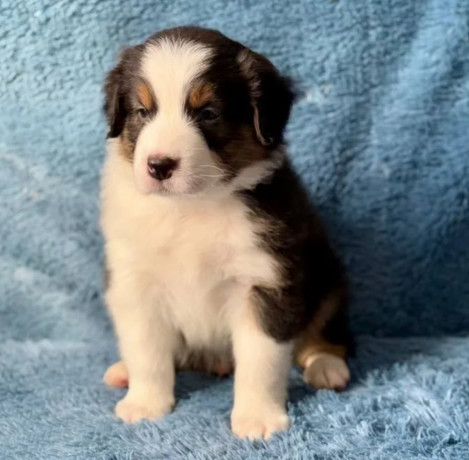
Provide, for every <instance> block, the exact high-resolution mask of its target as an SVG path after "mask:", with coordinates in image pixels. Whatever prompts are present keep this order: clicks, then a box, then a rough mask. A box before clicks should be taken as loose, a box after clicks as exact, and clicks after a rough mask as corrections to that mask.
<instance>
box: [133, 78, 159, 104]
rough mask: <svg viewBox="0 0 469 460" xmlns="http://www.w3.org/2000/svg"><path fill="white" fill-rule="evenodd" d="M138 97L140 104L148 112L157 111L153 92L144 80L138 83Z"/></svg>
mask: <svg viewBox="0 0 469 460" xmlns="http://www.w3.org/2000/svg"><path fill="white" fill-rule="evenodd" d="M137 97H138V100H139V101H140V104H142V105H143V107H145V108H146V109H147V110H148V111H151V110H154V109H155V107H156V102H155V98H154V97H153V91H152V90H151V88H150V87H149V86H148V83H146V82H145V81H144V80H139V82H138V83H137Z"/></svg>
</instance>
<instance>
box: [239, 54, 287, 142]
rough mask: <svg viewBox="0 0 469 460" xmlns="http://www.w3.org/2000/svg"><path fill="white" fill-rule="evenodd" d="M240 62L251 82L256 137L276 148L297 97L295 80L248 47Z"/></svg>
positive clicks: (249, 82) (281, 139) (240, 55)
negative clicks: (286, 76) (281, 72)
mask: <svg viewBox="0 0 469 460" xmlns="http://www.w3.org/2000/svg"><path fill="white" fill-rule="evenodd" d="M238 63H239V65H240V68H241V72H242V74H243V75H244V77H245V78H246V80H247V82H248V86H249V90H250V96H251V104H252V107H253V125H254V129H255V131H256V135H257V138H258V139H259V142H260V143H261V144H262V145H264V146H265V147H270V148H274V147H276V146H277V145H279V144H281V143H282V142H283V131H284V129H285V126H286V124H287V121H288V118H289V116H290V110H291V106H292V104H293V101H294V99H295V93H294V91H293V85H292V82H291V81H290V80H289V79H288V78H285V77H283V76H282V75H280V73H279V71H278V70H277V69H276V68H275V66H274V65H273V64H272V63H271V62H270V61H269V60H268V59H267V58H265V57H264V56H262V55H260V54H258V53H255V52H253V51H251V50H249V49H247V48H244V49H243V50H242V51H241V52H240V53H239V54H238Z"/></svg>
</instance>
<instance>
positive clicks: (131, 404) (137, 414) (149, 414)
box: [115, 393, 174, 423]
mask: <svg viewBox="0 0 469 460" xmlns="http://www.w3.org/2000/svg"><path fill="white" fill-rule="evenodd" d="M173 406H174V400H168V401H160V400H158V399H151V400H150V399H147V398H137V397H135V396H132V395H131V394H129V393H127V395H126V396H125V397H124V398H123V399H121V400H120V401H119V402H118V403H117V404H116V408H115V414H116V416H117V417H119V418H120V419H121V420H123V421H124V422H125V423H136V422H139V421H140V420H157V419H159V418H161V417H163V416H164V415H166V414H168V413H169V412H171V410H172V408H173Z"/></svg>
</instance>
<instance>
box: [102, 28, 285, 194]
mask: <svg viewBox="0 0 469 460" xmlns="http://www.w3.org/2000/svg"><path fill="white" fill-rule="evenodd" d="M105 92H106V106H105V110H106V115H107V119H108V124H109V137H118V138H119V142H120V144H119V145H120V146H119V151H120V154H121V155H123V156H124V157H125V158H126V159H127V160H128V161H129V163H130V164H132V167H133V171H134V178H135V184H136V186H137V188H138V189H139V190H140V191H141V192H142V193H144V194H149V193H158V194H163V195H188V194H197V193H202V192H206V191H209V190H213V189H214V188H215V187H232V188H233V187H234V188H235V189H236V188H243V187H250V186H253V185H254V184H255V183H257V182H258V181H259V180H261V179H262V178H263V177H264V176H265V175H266V173H267V172H268V171H269V170H271V169H272V168H274V167H275V165H276V163H277V162H278V152H277V150H278V149H277V147H278V146H279V144H281V143H282V140H283V130H284V127H285V124H286V122H287V120H288V116H289V112H290V107H291V103H292V99H293V94H292V92H291V90H290V88H289V85H288V82H287V80H286V79H284V78H283V77H281V76H280V75H279V74H278V72H277V70H276V69H275V68H274V66H273V65H272V64H271V63H270V62H269V61H268V60H267V59H265V58H264V57H262V56H260V55H258V54H256V53H254V52H252V51H250V50H248V49H247V48H245V47H244V46H242V45H241V44H239V43H237V42H234V41H232V40H230V39H228V38H226V37H225V36H223V35H222V34H220V33H218V32H215V31H211V30H206V29H200V28H195V27H183V28H177V29H170V30H166V31H163V32H160V33H159V34H156V35H154V36H153V37H151V38H150V39H149V40H148V41H147V42H145V43H144V44H143V45H139V46H137V47H134V48H129V49H127V50H125V51H124V52H123V54H122V56H121V60H120V62H119V64H118V65H117V67H116V68H115V69H114V70H112V71H111V72H110V73H109V75H108V77H107V80H106V86H105Z"/></svg>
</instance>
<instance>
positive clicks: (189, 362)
mask: <svg viewBox="0 0 469 460" xmlns="http://www.w3.org/2000/svg"><path fill="white" fill-rule="evenodd" d="M105 97H106V102H105V113H106V117H107V122H108V125H109V133H108V147H107V158H106V161H105V165H104V169H103V173H102V218H101V224H102V230H103V234H104V237H105V241H106V260H107V275H108V276H107V281H108V282H107V289H106V302H107V305H108V308H109V312H110V315H111V317H112V319H113V323H114V326H115V331H116V334H117V337H118V341H119V350H120V354H121V357H122V362H119V363H117V364H115V365H114V366H111V368H110V369H109V370H108V372H107V373H106V376H105V381H106V382H107V383H108V384H110V385H115V386H126V385H127V384H128V387H129V388H128V392H127V394H126V396H125V397H124V398H123V399H122V400H121V401H120V402H119V403H118V404H117V406H116V409H115V413H116V415H117V417H119V418H121V419H122V420H124V421H125V422H127V423H133V422H137V421H139V420H141V419H149V420H154V419H157V418H159V417H162V416H164V415H165V414H167V413H168V412H170V411H171V410H172V408H173V406H174V404H175V400H174V380H175V371H176V369H196V370H205V371H208V372H215V373H219V374H225V373H228V372H230V371H231V369H232V368H234V373H235V376H234V382H235V383H234V407H233V411H232V414H231V428H232V431H233V432H234V434H235V435H237V436H239V437H242V438H243V437H248V438H251V439H253V438H259V437H263V438H268V437H270V436H271V435H272V433H274V432H277V431H281V430H285V429H287V428H288V426H289V419H288V416H287V412H286V397H287V380H288V374H289V370H290V367H291V363H292V359H293V358H294V359H295V360H296V363H297V364H298V365H299V366H300V367H301V368H303V369H304V379H305V381H306V382H308V383H310V384H311V385H313V386H315V387H316V388H335V389H342V388H344V387H345V385H346V383H347V381H348V380H349V371H348V368H347V364H346V357H347V354H348V349H349V343H350V336H349V333H348V330H347V320H346V316H347V315H346V283H345V279H344V274H343V270H342V267H341V264H340V262H339V261H338V259H337V258H336V256H335V255H334V253H333V251H332V249H331V246H330V244H329V242H328V239H327V237H326V234H325V232H324V229H323V228H322V226H321V224H320V222H319V220H318V217H317V215H316V214H315V212H314V210H313V208H312V205H311V204H310V201H309V199H308V197H307V194H306V192H305V190H304V188H303V186H302V185H301V183H300V181H299V179H298V177H297V176H296V174H295V173H294V172H293V171H292V169H291V167H290V164H289V162H288V159H287V157H286V155H285V149H284V142H283V131H284V128H285V125H286V123H287V120H288V117H289V114H290V108H291V105H292V102H293V92H292V89H291V87H290V84H289V81H288V80H287V79H285V78H284V77H282V76H281V75H280V74H279V72H278V71H277V70H276V68H275V67H274V66H273V65H272V64H271V62H270V61H269V60H267V59H266V58H265V57H263V56H261V55H259V54H257V53H255V52H253V51H251V50H249V49H248V48H246V47H245V46H243V45H241V44H240V43H237V42H235V41H232V40H230V39H229V38H227V37H225V36H224V35H222V34H221V33H219V32H216V31H213V30H207V29H202V28H197V27H178V28H174V29H169V30H164V31H162V32H159V33H157V34H156V35H153V36H152V37H150V38H149V39H148V40H147V41H146V42H145V43H143V44H141V45H138V46H135V47H132V48H128V49H126V50H124V51H123V53H122V55H121V57H120V61H119V62H118V64H117V66H116V67H115V68H114V69H113V70H112V71H111V72H110V73H109V74H108V76H107V80H106V84H105Z"/></svg>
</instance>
